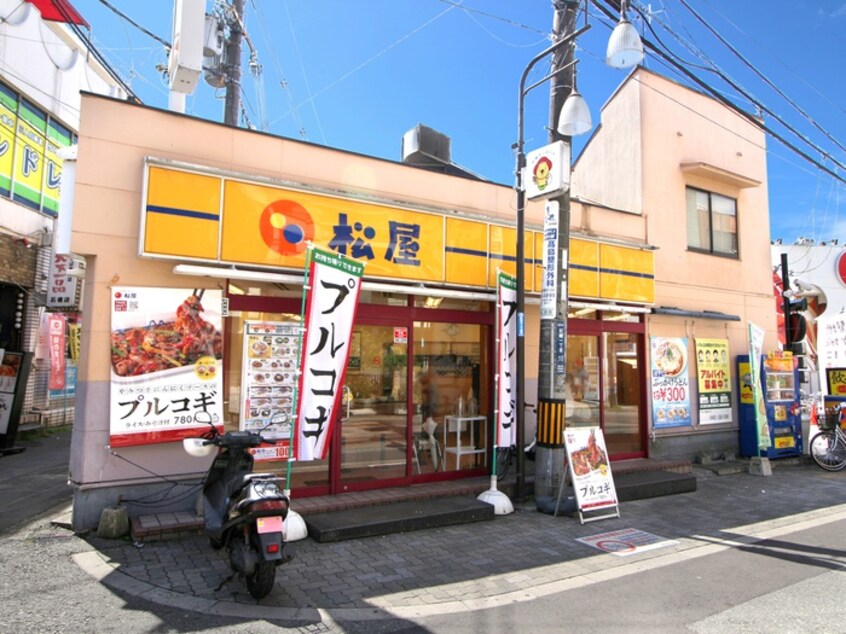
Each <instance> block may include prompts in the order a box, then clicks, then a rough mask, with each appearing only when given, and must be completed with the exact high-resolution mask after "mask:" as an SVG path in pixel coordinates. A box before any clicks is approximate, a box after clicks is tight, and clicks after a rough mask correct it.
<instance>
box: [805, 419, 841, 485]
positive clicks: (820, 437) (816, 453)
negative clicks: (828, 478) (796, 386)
mask: <svg viewBox="0 0 846 634" xmlns="http://www.w3.org/2000/svg"><path fill="white" fill-rule="evenodd" d="M842 415H843V407H842V406H839V407H837V409H836V410H834V411H833V412H828V411H826V412H825V415H824V416H822V417H821V419H820V421H819V425H820V432H819V433H818V434H815V435H814V437H813V438H811V442H810V444H809V445H808V450H809V451H810V453H811V458H813V460H814V462H815V463H816V464H817V466H818V467H820V468H822V469H825V470H826V471H840V470H842V469H844V468H846V433H844V431H843V429H842V428H841V427H840V419H841V416H842Z"/></svg>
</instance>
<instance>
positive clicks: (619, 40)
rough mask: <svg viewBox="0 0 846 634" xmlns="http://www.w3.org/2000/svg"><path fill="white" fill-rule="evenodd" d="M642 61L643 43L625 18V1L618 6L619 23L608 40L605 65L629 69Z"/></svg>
mask: <svg viewBox="0 0 846 634" xmlns="http://www.w3.org/2000/svg"><path fill="white" fill-rule="evenodd" d="M642 59H643V42H641V40H640V35H638V32H637V29H635V28H634V26H633V25H632V23H631V22H629V20H628V18H626V0H623V1H622V3H621V4H620V21H619V22H618V23H617V26H616V27H614V30H613V31H612V32H611V37H610V38H609V39H608V50H607V52H606V54H605V63H606V64H608V65H609V66H611V67H613V68H631V67H632V66H636V65H637V64H640V61H641V60H642Z"/></svg>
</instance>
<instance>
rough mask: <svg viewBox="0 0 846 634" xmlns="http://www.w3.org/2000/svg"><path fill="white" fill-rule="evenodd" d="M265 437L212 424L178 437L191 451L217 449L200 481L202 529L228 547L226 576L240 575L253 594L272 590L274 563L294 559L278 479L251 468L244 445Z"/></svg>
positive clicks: (200, 453)
mask: <svg viewBox="0 0 846 634" xmlns="http://www.w3.org/2000/svg"><path fill="white" fill-rule="evenodd" d="M263 442H265V439H264V438H262V436H261V434H257V433H254V432H249V431H230V432H226V433H224V434H220V433H218V431H217V429H216V428H215V427H214V425H212V431H211V432H209V433H208V434H207V435H206V436H204V437H201V438H185V439H183V441H182V444H183V447H184V448H185V451H187V452H188V453H189V454H190V455H192V456H198V457H201V456H209V455H211V454H212V453H214V451H215V450H217V455H216V456H215V458H214V461H213V462H212V464H211V466H210V467H209V471H208V473H207V474H206V478H205V481H204V483H203V495H202V499H203V514H204V518H203V519H204V524H205V531H206V534H207V535H208V538H209V543H210V544H211V546H212V548H214V549H216V550H217V549H220V548H224V547H225V548H226V549H227V550H228V553H229V565H230V567H231V568H232V575H231V576H230V577H229V579H231V578H232V577H233V576H234V575H235V574H240V575H241V576H242V577H243V578H244V580H245V582H246V584H247V590H248V591H249V593H250V595H251V596H252V597H253V598H254V599H262V598H264V597H266V596H267V595H268V594H270V591H271V590H272V589H273V585H274V583H275V582H276V567H277V566H278V565H280V564H283V563H286V562H288V561H290V560H291V559H292V558H293V556H292V555H291V554H290V553H289V552H287V551H286V545H285V541H284V536H283V526H284V522H285V518H286V517H287V515H288V498H287V497H286V496H285V495H284V493H283V492H282V490H281V489H280V488H279V486H278V482H280V481H281V478H278V477H276V476H275V475H273V474H271V473H253V462H254V461H253V455H252V454H251V453H250V452H249V451H248V450H249V449H251V448H254V447H258V446H259V445H261V444H262V443H263ZM229 579H227V580H226V581H228V580H229ZM226 581H224V583H225V582H226ZM221 585H223V584H221Z"/></svg>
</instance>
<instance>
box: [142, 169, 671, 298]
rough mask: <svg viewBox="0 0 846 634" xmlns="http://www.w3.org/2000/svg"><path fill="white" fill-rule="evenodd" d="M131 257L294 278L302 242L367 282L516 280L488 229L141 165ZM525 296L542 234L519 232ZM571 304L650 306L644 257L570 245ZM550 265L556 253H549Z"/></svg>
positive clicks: (535, 285)
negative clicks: (362, 270) (262, 270)
mask: <svg viewBox="0 0 846 634" xmlns="http://www.w3.org/2000/svg"><path fill="white" fill-rule="evenodd" d="M145 168H146V170H147V172H146V175H145V183H146V190H145V192H144V206H143V209H142V216H143V217H142V223H141V225H142V227H141V228H142V231H141V236H140V252H141V254H142V255H144V256H150V257H158V258H167V259H178V258H190V259H192V260H194V261H202V262H211V263H217V264H226V265H255V266H262V267H278V268H283V269H288V270H296V271H301V270H302V269H303V266H304V265H305V245H306V244H307V243H308V242H309V241H311V242H313V243H314V244H315V245H317V246H319V247H320V248H324V249H327V250H329V251H331V252H334V253H335V254H337V255H342V256H344V257H347V258H349V259H352V260H354V261H358V262H362V263H365V264H367V275H368V277H369V278H387V279H392V280H409V281H414V282H423V283H426V282H428V283H435V284H456V285H462V286H469V287H481V288H495V287H496V283H497V281H496V272H497V269H502V270H503V271H504V272H506V273H508V274H509V275H516V267H517V262H516V237H517V232H516V230H515V229H514V228H513V227H511V226H503V225H497V224H493V223H489V222H484V221H480V220H475V219H465V218H458V217H453V216H447V215H444V214H438V213H433V212H428V211H417V210H414V209H411V208H407V207H396V206H391V205H390V204H389V203H385V204H377V203H374V202H370V201H364V200H358V199H351V198H341V197H339V196H334V195H329V194H323V193H317V192H312V191H304V190H302V189H293V188H291V187H277V186H272V185H268V184H267V183H264V182H262V183H259V182H249V181H246V180H244V179H243V178H237V179H236V178H234V177H233V178H229V177H226V176H220V175H219V174H218V173H215V174H212V173H204V172H203V171H202V170H201V169H200V168H194V167H191V168H185V169H180V168H175V167H173V166H171V165H167V166H165V165H158V164H157V163H156V161H155V160H152V161H149V162H148V163H147V164H146V166H145ZM525 237H526V242H525V244H526V250H525V257H526V262H528V263H532V264H531V265H530V266H529V267H527V271H526V290H527V291H530V292H540V290H541V288H542V274H543V265H544V259H543V233H542V232H540V231H527V232H526V236H525ZM570 249H571V252H570V255H569V271H570V274H569V284H570V293H571V294H572V295H573V296H580V297H587V298H590V299H605V300H609V301H614V300H616V301H626V302H639V303H651V302H653V301H654V298H655V289H654V286H655V283H654V282H655V280H654V257H653V252H652V251H650V250H647V249H639V248H635V247H627V246H621V245H610V244H601V243H599V242H594V241H591V240H584V239H579V238H571V239H570ZM559 257H560V254H559Z"/></svg>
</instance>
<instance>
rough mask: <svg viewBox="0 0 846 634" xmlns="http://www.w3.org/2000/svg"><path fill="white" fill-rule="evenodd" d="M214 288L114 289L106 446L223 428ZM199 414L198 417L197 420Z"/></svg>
mask: <svg viewBox="0 0 846 634" xmlns="http://www.w3.org/2000/svg"><path fill="white" fill-rule="evenodd" d="M221 297H222V293H221V291H220V290H216V289H215V290H202V289H200V290H197V289H195V290H193V291H192V290H190V289H179V288H147V287H112V291H111V317H112V331H111V403H110V417H109V420H110V444H111V446H112V447H125V446H130V445H144V444H150V443H159V442H169V441H174V440H181V439H182V438H186V437H190V436H197V435H199V433H198V432H200V431H202V430H203V428H205V429H206V430H208V422H206V421H207V420H211V421H213V422H214V424H215V425H217V426H218V427H219V429H220V430H222V424H223V418H222V416H223V376H222V375H223V372H222V358H223V334H222V328H223V326H222V318H221V314H220V306H221ZM198 415H199V416H198Z"/></svg>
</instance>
